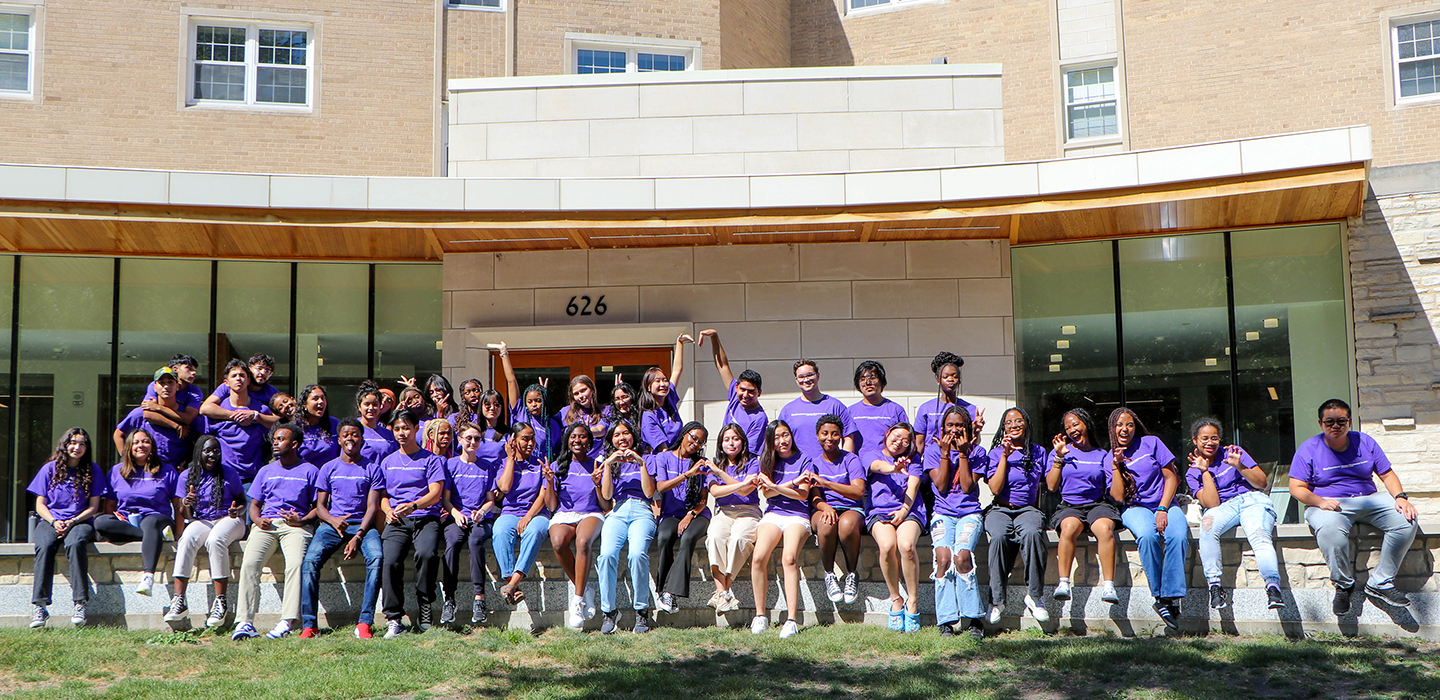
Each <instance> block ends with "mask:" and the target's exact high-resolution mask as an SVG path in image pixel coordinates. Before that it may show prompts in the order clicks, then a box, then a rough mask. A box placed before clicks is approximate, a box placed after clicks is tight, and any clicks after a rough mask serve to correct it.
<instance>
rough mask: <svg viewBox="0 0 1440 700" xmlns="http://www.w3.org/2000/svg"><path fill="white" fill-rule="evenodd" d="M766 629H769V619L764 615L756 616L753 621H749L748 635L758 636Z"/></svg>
mask: <svg viewBox="0 0 1440 700" xmlns="http://www.w3.org/2000/svg"><path fill="white" fill-rule="evenodd" d="M768 629H770V618H768V617H765V616H764V615H756V616H755V619H753V620H751V621H750V634H760V633H761V632H764V631H765V630H768Z"/></svg>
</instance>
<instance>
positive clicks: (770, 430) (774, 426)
mask: <svg viewBox="0 0 1440 700" xmlns="http://www.w3.org/2000/svg"><path fill="white" fill-rule="evenodd" d="M782 425H783V426H785V429H786V430H789V431H790V440H791V444H790V450H791V451H792V452H793V451H795V444H794V440H795V429H794V428H791V427H790V424H789V423H786V422H785V421H783V420H780V419H779V418H776V419H775V420H772V421H770V422H769V423H768V424H766V426H765V448H764V449H763V450H762V451H761V452H760V473H761V474H764V475H765V478H767V479H774V478H775V462H777V461H779V459H780V456H779V455H777V454H776V453H775V431H776V430H778V429H779V428H780V426H782Z"/></svg>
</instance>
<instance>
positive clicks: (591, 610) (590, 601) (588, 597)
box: [585, 581, 600, 620]
mask: <svg viewBox="0 0 1440 700" xmlns="http://www.w3.org/2000/svg"><path fill="white" fill-rule="evenodd" d="M599 596H600V586H599V584H597V583H595V582H594V581H591V582H589V583H587V584H585V619H586V620H590V619H594V617H595V599H596V598H598V597H599Z"/></svg>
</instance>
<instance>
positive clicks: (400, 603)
mask: <svg viewBox="0 0 1440 700" xmlns="http://www.w3.org/2000/svg"><path fill="white" fill-rule="evenodd" d="M440 540H441V533H440V519H439V518H436V517H434V516H428V517H423V518H401V519H400V522H398V523H389V524H387V525H386V526H385V532H384V533H383V534H381V536H380V547H381V550H382V551H383V556H382V558H381V561H382V562H384V568H383V569H381V570H380V587H381V588H382V589H384V591H385V607H384V609H383V610H384V613H385V619H386V620H398V619H400V618H401V617H403V616H404V615H405V558H406V557H407V556H409V555H410V553H411V552H412V551H413V552H414V554H415V599H416V600H417V601H418V602H419V603H420V607H422V608H425V607H429V606H430V605H431V604H432V603H434V602H435V579H436V575H437V574H438V573H439V571H440Z"/></svg>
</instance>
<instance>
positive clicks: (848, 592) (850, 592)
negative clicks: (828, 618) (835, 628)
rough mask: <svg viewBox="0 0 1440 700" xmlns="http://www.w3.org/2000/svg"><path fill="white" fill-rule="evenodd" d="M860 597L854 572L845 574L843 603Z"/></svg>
mask: <svg viewBox="0 0 1440 700" xmlns="http://www.w3.org/2000/svg"><path fill="white" fill-rule="evenodd" d="M859 597H860V589H859V586H858V585H856V576H855V572H854V571H851V572H850V573H848V574H845V603H846V604H847V605H848V604H850V603H853V602H855V599H857V598H859Z"/></svg>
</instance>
